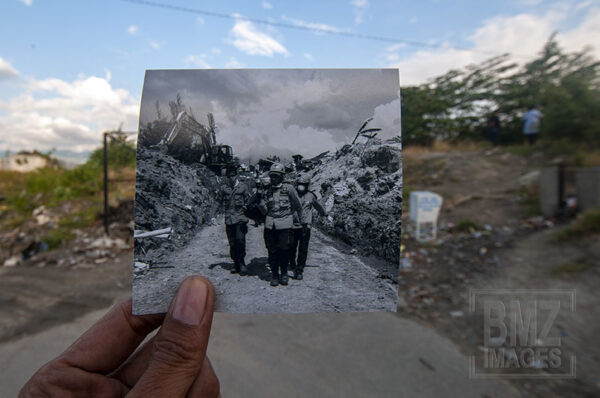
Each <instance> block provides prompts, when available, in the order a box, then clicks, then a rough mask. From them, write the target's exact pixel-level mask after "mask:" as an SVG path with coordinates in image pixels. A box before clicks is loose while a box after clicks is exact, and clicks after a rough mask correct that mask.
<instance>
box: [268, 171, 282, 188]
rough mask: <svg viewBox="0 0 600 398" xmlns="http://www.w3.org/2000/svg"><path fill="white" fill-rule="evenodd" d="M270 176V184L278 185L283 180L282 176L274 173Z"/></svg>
mask: <svg viewBox="0 0 600 398" xmlns="http://www.w3.org/2000/svg"><path fill="white" fill-rule="evenodd" d="M270 178H271V184H273V185H279V184H281V183H282V182H283V177H280V176H278V175H276V174H275V175H272V176H270Z"/></svg>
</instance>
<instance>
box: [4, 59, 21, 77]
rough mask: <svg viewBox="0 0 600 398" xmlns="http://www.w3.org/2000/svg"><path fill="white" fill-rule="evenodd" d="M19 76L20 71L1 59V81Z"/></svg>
mask: <svg viewBox="0 0 600 398" xmlns="http://www.w3.org/2000/svg"><path fill="white" fill-rule="evenodd" d="M18 74H19V71H18V70H16V69H15V68H13V66H12V65H11V64H10V62H8V61H6V60H4V59H3V58H2V57H0V80H4V79H10V78H12V77H15V76H17V75H18Z"/></svg>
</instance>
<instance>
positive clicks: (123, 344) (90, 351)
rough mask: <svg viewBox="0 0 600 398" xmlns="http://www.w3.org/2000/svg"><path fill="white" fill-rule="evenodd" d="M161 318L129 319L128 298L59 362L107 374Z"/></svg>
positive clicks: (81, 338) (161, 316) (157, 316)
mask: <svg viewBox="0 0 600 398" xmlns="http://www.w3.org/2000/svg"><path fill="white" fill-rule="evenodd" d="M163 318H164V314H163V315H144V316H133V315H132V314H131V298H129V299H128V300H126V301H124V302H122V303H120V304H117V305H116V306H114V307H113V308H112V309H111V310H110V311H109V312H108V313H107V314H106V315H105V316H104V317H102V319H100V320H99V321H98V322H96V324H94V325H93V326H92V327H91V328H90V329H89V330H88V331H87V332H85V333H84V334H83V335H82V336H81V337H80V338H79V339H77V341H75V343H73V344H72V345H71V346H70V347H69V348H67V350H66V351H65V352H64V353H62V354H61V355H60V356H59V357H58V358H57V361H63V362H65V363H67V364H68V365H70V366H74V367H77V368H80V369H83V370H87V371H88V372H98V373H103V374H107V373H110V372H112V371H113V370H115V369H116V368H117V367H118V366H119V365H121V363H123V362H124V361H125V360H126V359H127V358H128V357H129V356H130V355H131V353H132V352H133V351H134V350H135V349H136V348H137V346H138V345H139V344H140V343H141V342H142V341H143V340H144V338H145V337H146V336H147V335H148V333H150V332H152V331H153V330H154V329H156V328H157V327H158V326H160V324H161V323H162V321H163Z"/></svg>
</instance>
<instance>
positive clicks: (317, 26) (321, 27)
mask: <svg viewBox="0 0 600 398" xmlns="http://www.w3.org/2000/svg"><path fill="white" fill-rule="evenodd" d="M281 19H282V20H283V21H285V22H289V23H291V24H292V25H296V26H299V27H301V28H308V29H313V30H315V31H321V32H334V33H338V32H350V30H348V29H342V28H338V27H337V26H333V25H327V24H324V23H315V22H306V21H303V20H301V19H297V18H289V17H287V16H285V15H282V16H281Z"/></svg>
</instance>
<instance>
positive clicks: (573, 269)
mask: <svg viewBox="0 0 600 398" xmlns="http://www.w3.org/2000/svg"><path fill="white" fill-rule="evenodd" d="M588 268H589V265H587V264H584V263H566V264H562V265H557V266H556V267H553V268H552V273H553V274H556V275H563V274H576V273H579V272H583V271H585V270H586V269H588Z"/></svg>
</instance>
